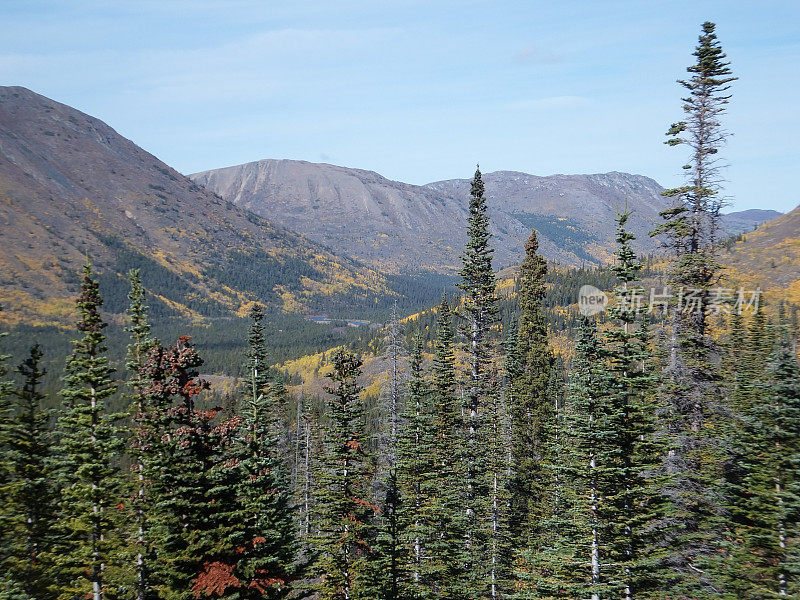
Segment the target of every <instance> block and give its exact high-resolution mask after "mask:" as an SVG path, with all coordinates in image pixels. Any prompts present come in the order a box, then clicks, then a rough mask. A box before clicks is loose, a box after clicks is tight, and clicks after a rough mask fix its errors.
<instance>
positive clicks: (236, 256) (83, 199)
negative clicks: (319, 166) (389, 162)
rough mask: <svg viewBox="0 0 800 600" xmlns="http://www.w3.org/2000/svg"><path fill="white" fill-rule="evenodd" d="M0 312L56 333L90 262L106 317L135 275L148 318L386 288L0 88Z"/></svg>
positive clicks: (284, 305) (40, 99)
mask: <svg viewBox="0 0 800 600" xmlns="http://www.w3.org/2000/svg"><path fill="white" fill-rule="evenodd" d="M0 236H2V240H3V252H2V253H1V254H0V304H2V305H3V306H4V307H5V309H6V310H5V311H4V313H5V314H4V315H3V316H4V318H5V320H6V321H11V322H17V321H24V322H26V323H50V322H63V321H64V320H65V319H67V318H71V317H69V315H70V314H71V313H70V311H71V309H72V300H71V296H73V295H74V294H75V292H76V290H77V285H78V280H77V272H78V270H79V269H80V266H81V264H82V263H83V262H84V261H85V260H86V257H87V256H88V257H90V258H91V261H92V262H93V263H94V265H95V267H96V269H97V270H99V271H100V272H101V274H102V275H101V286H102V287H103V289H104V296H105V297H106V304H107V305H109V306H108V308H109V309H110V310H111V311H112V312H122V311H123V310H124V306H125V304H126V299H125V294H126V289H127V282H126V281H124V278H123V274H125V273H126V272H127V270H128V269H129V268H132V267H138V268H140V269H141V270H142V277H143V279H144V281H145V282H147V285H148V287H149V288H150V291H151V292H152V298H153V300H152V304H153V305H154V306H153V309H154V311H155V312H156V314H160V313H164V314H170V315H181V316H184V317H187V318H191V319H192V320H202V319H206V318H210V317H215V316H224V315H230V314H236V313H239V314H241V313H242V312H243V311H244V309H245V307H246V306H247V305H248V304H249V302H251V301H252V300H259V301H261V302H265V303H267V304H268V305H269V306H271V307H274V308H277V309H283V310H288V311H311V310H321V309H323V308H324V309H330V308H331V305H332V304H334V303H336V302H341V303H343V304H347V305H354V306H358V305H359V304H363V305H366V306H371V305H372V304H374V301H375V297H376V296H383V295H385V294H391V293H392V290H391V289H390V288H389V287H388V286H387V281H386V278H385V277H384V276H383V275H382V274H380V273H378V272H377V271H375V270H374V269H370V268H367V267H365V266H364V265H362V264H361V263H358V262H356V261H354V260H352V259H350V258H348V257H347V256H336V255H334V254H333V253H332V252H330V251H329V250H327V249H325V248H323V247H321V246H320V245H318V244H315V243H313V242H311V241H309V240H308V239H307V238H305V237H303V236H302V235H299V234H297V233H294V232H291V231H288V230H286V229H284V228H283V227H281V226H279V225H275V224H273V223H272V222H270V221H267V220H266V219H263V218H261V217H259V216H257V215H255V214H253V213H251V212H248V211H247V210H245V209H243V208H239V207H237V206H235V205H234V204H233V203H231V202H227V201H225V200H223V199H222V198H220V197H218V196H215V195H214V194H213V193H212V192H209V191H207V190H206V189H204V188H202V187H200V186H198V185H196V184H195V183H194V182H192V181H191V180H189V179H188V178H187V177H185V176H183V175H181V174H180V173H178V172H177V171H175V170H174V169H172V168H171V167H169V166H168V165H166V164H164V163H163V162H161V161H160V160H158V159H157V158H156V157H154V156H153V155H151V154H149V153H148V152H146V151H144V150H142V149H141V148H139V147H138V146H136V145H135V144H134V143H133V142H131V141H130V140H127V139H126V138H124V137H122V136H121V135H119V134H118V133H117V132H116V131H114V130H113V129H112V128H111V127H109V126H108V125H106V124H105V123H103V122H102V121H100V120H98V119H95V118H94V117H91V116H89V115H86V114H84V113H82V112H80V111H77V110H75V109H73V108H70V107H69V106H66V105H64V104H60V103H58V102H55V101H53V100H50V99H48V98H45V97H44V96H41V95H39V94H36V93H34V92H32V91H30V90H27V89H25V88H20V87H0Z"/></svg>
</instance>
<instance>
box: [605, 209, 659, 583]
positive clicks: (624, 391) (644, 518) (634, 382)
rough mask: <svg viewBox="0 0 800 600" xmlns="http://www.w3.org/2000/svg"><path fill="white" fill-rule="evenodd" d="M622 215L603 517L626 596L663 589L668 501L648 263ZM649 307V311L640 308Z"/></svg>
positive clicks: (609, 554) (610, 339) (610, 338)
mask: <svg viewBox="0 0 800 600" xmlns="http://www.w3.org/2000/svg"><path fill="white" fill-rule="evenodd" d="M630 214H631V213H630V212H629V211H627V210H626V211H625V212H622V213H619V214H618V215H617V219H616V220H617V233H616V242H617V250H616V252H615V258H616V260H615V262H614V264H613V265H612V267H611V271H612V272H613V273H614V274H615V275H616V277H617V280H618V282H619V283H618V285H617V286H615V288H614V303H613V306H612V307H611V309H610V311H609V313H610V314H609V317H610V319H609V320H610V321H611V326H610V327H609V328H608V329H607V330H606V331H605V332H604V336H603V341H604V345H605V351H606V354H607V357H608V358H607V359H608V362H609V365H608V376H609V389H608V390H607V398H608V406H607V407H606V414H605V415H604V420H605V421H606V423H605V425H606V427H607V428H608V429H609V430H610V435H609V437H608V441H609V442H610V444H611V448H610V452H611V455H610V456H607V457H606V458H605V459H604V461H605V463H606V466H607V469H606V473H607V478H608V480H607V482H606V489H605V490H604V495H605V502H602V503H601V504H600V509H599V510H598V516H599V517H600V518H601V519H603V520H605V522H606V523H607V525H608V526H607V528H606V531H607V534H606V539H604V540H602V542H603V546H604V547H605V555H606V556H605V560H606V561H609V560H610V562H611V563H613V564H614V565H615V566H614V568H615V569H616V574H615V577H616V578H618V580H619V581H620V582H621V586H622V592H623V594H624V597H625V598H633V597H642V596H643V595H644V594H647V593H649V592H650V591H652V589H653V588H657V587H658V585H659V584H660V582H659V581H658V579H657V577H656V575H657V569H656V566H657V561H656V558H657V557H656V555H655V553H654V548H653V536H654V532H655V531H657V527H656V524H657V523H658V522H660V520H661V518H662V508H663V506H662V503H661V502H660V494H659V490H658V489H657V487H656V486H657V485H658V484H660V483H663V482H662V481H661V480H660V479H656V477H655V473H656V471H657V470H658V467H659V465H660V461H661V460H662V455H663V453H664V452H663V448H662V444H661V443H660V441H658V440H657V437H656V423H655V415H656V413H657V411H658V409H659V406H658V404H657V403H656V402H655V393H654V392H655V385H654V384H655V383H656V378H655V376H654V371H653V367H654V364H653V360H652V357H651V353H650V342H651V336H650V334H649V331H648V328H647V321H646V319H645V318H644V314H639V313H640V311H641V307H640V306H639V305H638V302H639V300H638V299H639V298H641V297H642V296H643V293H644V290H643V288H642V287H641V286H640V285H638V284H637V283H636V282H638V280H639V274H640V271H641V269H642V263H641V262H640V261H639V260H638V259H637V257H636V254H635V252H634V251H633V249H632V247H631V242H632V241H633V240H634V239H635V237H634V236H633V234H631V233H630V232H629V231H627V230H626V228H625V226H626V224H627V221H628V219H629V217H630ZM641 312H642V313H643V311H641Z"/></svg>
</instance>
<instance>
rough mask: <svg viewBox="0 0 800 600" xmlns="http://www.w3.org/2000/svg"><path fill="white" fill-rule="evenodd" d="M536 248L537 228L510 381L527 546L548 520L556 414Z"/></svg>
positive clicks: (520, 532) (516, 489)
mask: <svg viewBox="0 0 800 600" xmlns="http://www.w3.org/2000/svg"><path fill="white" fill-rule="evenodd" d="M538 249H539V242H538V239H537V237H536V231H535V230H534V231H532V232H531V235H530V238H528V241H527V242H526V243H525V259H524V260H523V261H522V265H521V266H520V274H519V277H518V279H517V293H518V301H519V308H520V326H519V334H518V336H519V342H518V345H517V349H516V352H518V353H519V373H517V374H515V375H514V376H513V378H512V379H511V386H512V388H513V395H512V397H511V398H512V403H511V406H510V411H511V438H512V442H511V444H512V460H513V475H512V477H513V478H512V482H511V507H512V515H513V517H512V521H511V531H512V535H513V536H514V539H515V541H516V543H517V544H518V545H524V544H526V543H527V542H528V541H529V539H530V538H531V536H532V535H535V532H536V531H537V528H538V522H539V520H540V519H542V518H543V516H544V515H543V511H544V506H543V505H542V501H543V497H544V490H545V489H546V488H548V487H549V485H550V482H548V480H547V476H548V475H549V473H548V471H547V470H546V469H543V468H542V466H541V465H542V461H543V459H544V456H543V453H544V450H545V448H546V445H547V442H546V440H545V439H544V436H545V432H546V431H547V427H548V423H549V421H550V420H551V419H552V418H553V415H554V406H553V402H552V400H551V399H550V398H548V395H547V388H548V382H549V379H550V368H551V365H552V362H553V356H552V353H551V352H550V350H549V349H548V333H547V322H546V320H545V317H544V314H543V310H542V302H543V301H544V296H545V291H546V290H545V282H544V278H545V275H546V274H547V262H546V261H545V259H544V257H542V256H541V255H540V254H538Z"/></svg>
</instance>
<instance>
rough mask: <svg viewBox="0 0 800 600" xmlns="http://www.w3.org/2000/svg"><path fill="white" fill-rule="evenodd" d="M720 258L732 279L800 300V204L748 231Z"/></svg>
mask: <svg viewBox="0 0 800 600" xmlns="http://www.w3.org/2000/svg"><path fill="white" fill-rule="evenodd" d="M720 260H721V262H722V263H723V264H724V265H725V266H726V267H727V271H728V275H729V277H730V279H731V280H733V281H735V282H737V283H741V284H742V285H747V286H749V287H752V288H755V287H756V286H758V287H761V288H762V289H763V290H764V291H765V292H767V294H768V296H772V297H774V298H783V299H784V300H788V301H790V302H793V303H800V206H799V207H797V208H795V209H794V210H793V211H791V212H788V213H786V214H785V215H781V216H779V217H777V218H775V219H772V220H771V221H768V222H767V223H764V224H763V225H761V226H760V227H759V228H758V229H756V230H755V231H753V232H752V233H747V234H745V235H744V236H743V237H742V239H741V240H740V241H737V242H736V243H735V244H733V245H732V246H731V247H730V249H729V250H728V251H727V252H723V254H722V255H721V256H720Z"/></svg>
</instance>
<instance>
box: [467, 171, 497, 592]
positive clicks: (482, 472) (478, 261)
mask: <svg viewBox="0 0 800 600" xmlns="http://www.w3.org/2000/svg"><path fill="white" fill-rule="evenodd" d="M484 192H485V186H484V183H483V179H482V176H481V172H480V168H478V169H477V170H476V171H475V176H474V177H473V179H472V183H471V186H470V202H469V219H468V228H467V236H468V237H467V245H466V248H465V250H464V253H463V254H462V256H461V260H462V268H461V271H460V272H459V274H460V276H461V281H460V282H459V284H458V285H459V287H460V288H461V289H462V290H463V292H464V296H463V308H464V312H465V323H464V328H463V329H464V336H465V339H466V342H465V344H464V349H465V351H466V353H467V355H468V357H469V359H468V360H469V365H468V373H467V377H468V382H467V384H466V386H467V389H466V395H465V398H464V403H465V406H464V413H465V418H464V420H465V435H466V445H465V454H464V458H465V460H466V477H465V481H464V485H465V488H466V511H465V512H466V515H465V516H466V542H467V561H468V562H467V565H466V573H467V577H468V579H467V583H466V585H467V591H468V593H470V594H473V595H474V596H476V597H477V596H481V595H483V594H484V593H486V591H487V590H486V586H487V579H486V574H487V571H488V568H489V567H488V564H489V562H490V561H488V560H487V535H488V533H489V531H490V529H491V524H490V519H489V518H488V517H489V514H490V513H491V504H492V501H491V495H490V493H489V490H488V488H487V484H488V479H487V477H486V473H487V471H486V469H487V465H486V458H487V456H486V450H487V449H486V444H485V443H483V440H484V437H485V435H486V432H485V431H483V430H482V429H481V427H482V426H485V424H486V419H485V415H483V414H482V413H483V411H484V409H485V404H486V403H487V401H488V399H489V397H490V396H491V395H492V394H493V393H494V391H493V389H492V386H493V385H496V383H497V382H496V380H493V379H492V377H491V373H492V362H493V360H494V359H495V345H494V343H493V340H492V327H493V325H494V324H495V323H496V320H497V311H498V307H497V295H496V292H495V286H496V281H495V274H494V271H493V270H492V255H493V253H494V250H493V249H492V247H491V245H490V239H491V234H490V232H489V215H488V212H487V205H486V198H485V196H484Z"/></svg>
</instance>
